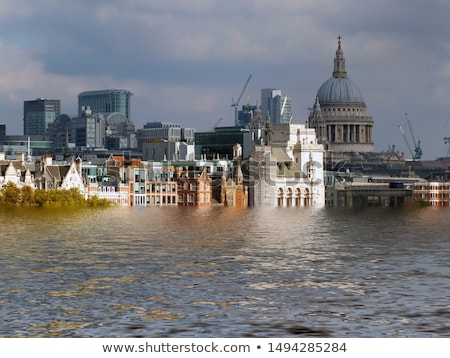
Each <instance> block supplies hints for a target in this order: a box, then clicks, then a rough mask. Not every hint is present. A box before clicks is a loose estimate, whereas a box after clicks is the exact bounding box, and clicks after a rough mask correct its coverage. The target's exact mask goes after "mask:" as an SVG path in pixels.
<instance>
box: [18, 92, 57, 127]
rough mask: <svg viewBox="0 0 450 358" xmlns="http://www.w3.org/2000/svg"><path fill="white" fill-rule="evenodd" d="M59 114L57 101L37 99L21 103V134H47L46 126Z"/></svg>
mask: <svg viewBox="0 0 450 358" xmlns="http://www.w3.org/2000/svg"><path fill="white" fill-rule="evenodd" d="M60 114H61V101H60V100H59V99H45V98H37V99H35V100H31V101H24V103H23V134H24V135H40V136H44V135H46V134H47V128H48V126H49V125H50V124H51V123H53V121H54V120H55V119H56V117H58V116H59V115H60Z"/></svg>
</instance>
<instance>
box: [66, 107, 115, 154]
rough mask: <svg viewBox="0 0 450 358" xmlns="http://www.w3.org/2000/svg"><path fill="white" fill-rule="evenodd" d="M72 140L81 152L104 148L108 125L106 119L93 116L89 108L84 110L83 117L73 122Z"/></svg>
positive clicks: (74, 119) (71, 128)
mask: <svg viewBox="0 0 450 358" xmlns="http://www.w3.org/2000/svg"><path fill="white" fill-rule="evenodd" d="M70 130H71V140H72V141H73V142H74V143H75V147H76V148H79V149H81V150H87V149H94V148H104V145H105V143H104V141H105V130H106V123H105V118H104V117H103V116H99V115H93V114H92V111H91V109H90V108H89V107H84V108H82V114H81V117H78V118H73V119H72V122H71V127H70Z"/></svg>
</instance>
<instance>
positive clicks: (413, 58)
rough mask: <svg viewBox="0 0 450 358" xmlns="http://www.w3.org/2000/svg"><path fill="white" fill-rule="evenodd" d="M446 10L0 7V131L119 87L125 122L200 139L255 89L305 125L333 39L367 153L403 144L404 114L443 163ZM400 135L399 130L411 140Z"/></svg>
mask: <svg viewBox="0 0 450 358" xmlns="http://www.w3.org/2000/svg"><path fill="white" fill-rule="evenodd" d="M449 15H450V4H449V3H448V2H445V1H436V2H434V4H433V6H429V4H427V3H426V2H423V1H406V0H395V1H389V2H387V1H385V0H382V1H379V2H376V3H374V2H370V3H361V2H358V1H356V0H347V1H341V2H339V4H330V3H329V2H328V1H327V2H325V1H289V0H280V1H278V2H269V1H255V2H248V3H247V2H246V3H245V4H239V7H236V5H235V4H232V3H230V2H223V1H206V0H205V1H200V0H197V1H194V0H192V1H171V2H170V3H168V2H166V1H152V2H151V3H149V2H145V1H139V0H135V1H129V2H126V3H123V2H119V1H96V2H95V3H92V2H87V1H77V2H74V3H70V2H69V3H67V2H65V3H64V4H61V2H58V1H55V0H50V1H45V2H43V1H33V2H31V1H21V2H20V3H17V2H13V1H10V0H7V1H3V2H2V4H1V5H0V19H1V21H0V33H1V34H2V35H0V83H1V85H0V91H1V93H0V108H1V113H0V123H1V124H5V125H6V131H7V134H21V133H22V131H23V103H24V101H27V100H33V99H35V98H48V99H59V100H61V113H67V114H76V113H77V111H78V108H77V96H78V94H79V93H81V92H84V91H91V90H102V89H110V88H125V89H127V90H129V91H131V92H132V93H134V95H133V98H132V100H131V102H132V104H131V107H132V121H133V122H134V123H135V124H136V128H142V126H143V125H144V124H145V123H147V122H152V121H163V122H165V121H171V122H177V123H182V124H183V125H184V126H186V127H192V128H195V129H196V130H197V131H207V130H211V129H212V128H213V126H214V124H215V123H216V122H217V121H218V120H219V118H224V120H223V121H222V122H221V125H233V123H234V108H233V107H232V106H231V104H232V103H233V102H232V99H233V98H234V99H237V98H238V97H239V94H240V93H241V90H242V88H243V86H244V84H245V80H246V79H247V78H248V76H249V75H250V74H251V75H252V78H251V81H250V82H249V83H248V86H247V88H246V91H245V92H244V93H243V96H242V98H241V101H240V103H239V107H240V106H241V105H244V104H246V103H247V102H248V101H250V103H251V104H254V103H255V102H256V100H257V99H260V98H259V97H260V91H261V89H262V88H276V89H279V90H281V91H282V92H283V94H285V95H286V96H289V97H291V98H292V101H293V123H302V124H304V123H305V122H306V121H307V117H308V114H309V110H308V109H309V108H311V107H312V106H313V105H314V100H315V95H316V93H317V91H318V89H319V87H320V85H321V84H322V83H323V82H325V81H326V80H327V79H328V78H330V77H331V74H332V71H333V58H334V56H335V51H336V46H337V37H338V36H339V35H341V36H342V47H343V51H344V53H345V57H346V67H347V72H348V77H349V78H351V79H352V80H353V81H354V82H355V83H356V84H357V85H358V87H359V88H360V90H361V93H362V95H363V98H364V101H365V103H366V105H367V113H368V115H370V116H372V117H373V120H374V142H375V150H376V151H383V150H384V151H386V150H387V149H388V146H389V145H393V144H395V145H396V148H397V149H398V150H400V151H402V152H404V153H405V155H406V156H407V157H408V156H409V153H408V148H407V146H406V144H405V141H404V139H403V137H402V135H401V133H400V131H399V128H398V126H399V125H401V126H403V127H404V128H405V129H406V128H407V125H406V122H405V113H408V119H409V120H410V121H411V123H412V125H413V129H414V132H415V135H416V137H417V138H418V139H420V140H421V145H422V148H423V159H434V158H436V157H442V156H446V154H447V149H448V145H447V144H446V143H445V142H444V140H443V138H444V137H446V136H450V123H449V122H450V101H448V97H449V95H450V56H449V52H450V42H449V40H448V36H447V34H448V33H449V32H450V24H448V21H447V19H448V16H449ZM407 134H408V133H407Z"/></svg>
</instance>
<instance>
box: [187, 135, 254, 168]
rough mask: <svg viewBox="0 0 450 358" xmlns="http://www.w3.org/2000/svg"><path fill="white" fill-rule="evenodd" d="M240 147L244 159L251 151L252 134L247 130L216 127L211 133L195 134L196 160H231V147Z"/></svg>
mask: <svg viewBox="0 0 450 358" xmlns="http://www.w3.org/2000/svg"><path fill="white" fill-rule="evenodd" d="M236 143H238V144H240V145H241V146H242V151H243V157H244V158H246V157H247V156H248V154H249V153H250V151H251V150H252V149H253V145H254V143H253V140H252V134H251V132H250V130H249V129H246V128H240V127H217V128H215V130H214V131H211V132H196V133H195V156H196V159H208V160H211V159H218V158H220V159H230V160H231V159H232V158H233V146H234V145H235V144H236Z"/></svg>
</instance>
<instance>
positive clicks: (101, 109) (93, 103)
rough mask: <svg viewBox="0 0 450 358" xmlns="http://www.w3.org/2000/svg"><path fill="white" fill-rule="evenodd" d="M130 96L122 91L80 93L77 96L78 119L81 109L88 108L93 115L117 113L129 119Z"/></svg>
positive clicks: (109, 90)
mask: <svg viewBox="0 0 450 358" xmlns="http://www.w3.org/2000/svg"><path fill="white" fill-rule="evenodd" d="M132 95H133V94H132V93H131V92H130V91H127V90H124V89H107V90H99V91H87V92H81V93H80V94H79V95H78V117H81V116H82V108H84V107H90V108H91V110H92V113H93V114H96V113H113V112H119V113H122V114H123V115H124V116H125V117H126V118H127V119H131V96H132Z"/></svg>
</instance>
